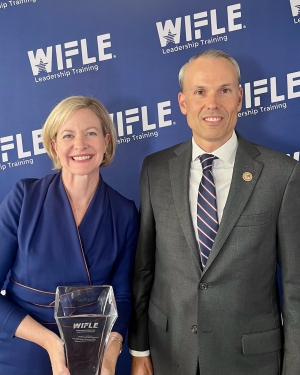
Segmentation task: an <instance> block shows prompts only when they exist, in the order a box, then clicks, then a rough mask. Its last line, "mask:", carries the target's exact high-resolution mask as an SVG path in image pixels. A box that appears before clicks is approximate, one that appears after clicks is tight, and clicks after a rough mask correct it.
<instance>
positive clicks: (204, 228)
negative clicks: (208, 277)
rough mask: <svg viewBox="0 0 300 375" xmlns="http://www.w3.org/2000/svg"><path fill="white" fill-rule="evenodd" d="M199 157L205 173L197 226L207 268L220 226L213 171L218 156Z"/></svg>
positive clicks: (201, 252) (200, 189)
mask: <svg viewBox="0 0 300 375" xmlns="http://www.w3.org/2000/svg"><path fill="white" fill-rule="evenodd" d="M199 159H200V162H201V165H202V172H203V175H202V179H201V181H200V185H199V191H198V202H197V227H198V239H199V247H200V258H201V263H202V267H203V268H205V265H206V262H207V259H208V257H209V254H210V252H211V249H212V246H213V244H214V240H215V237H216V235H217V231H218V228H219V223H218V215H217V202H216V187H215V182H214V178H213V175H212V172H211V169H212V164H213V160H215V159H218V158H217V157H216V156H214V155H211V154H203V155H202V156H201V157H199Z"/></svg>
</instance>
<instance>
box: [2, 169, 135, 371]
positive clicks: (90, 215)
mask: <svg viewBox="0 0 300 375" xmlns="http://www.w3.org/2000/svg"><path fill="white" fill-rule="evenodd" d="M137 235H138V214H137V210H136V207H135V204H134V202H133V201H130V200H128V199H126V198H124V197H123V196H122V195H120V194H119V193H118V192H116V191H115V190H114V189H112V188H111V187H110V186H108V185H107V184H106V183H105V182H104V181H103V180H102V178H101V177H100V183H99V185H98V187H97V190H96V192H95V194H94V197H93V199H92V201H91V203H90V205H89V207H88V210H87V212H86V214H85V216H84V218H83V220H82V222H81V224H80V226H79V227H78V230H77V226H76V224H75V221H74V217H73V213H72V209H71V207H70V204H69V201H68V197H67V195H66V192H65V189H64V186H63V184H62V179H61V173H58V174H54V175H49V176H46V177H44V178H42V179H25V180H21V181H19V182H18V183H17V184H16V185H15V186H14V188H13V189H12V191H11V192H10V193H9V194H8V196H7V197H6V198H5V200H4V201H3V203H2V204H1V206H0V238H1V247H0V251H1V253H0V254H1V265H0V281H1V285H3V283H4V282H5V279H6V275H7V274H8V272H9V271H10V272H11V276H10V279H9V282H8V285H7V288H6V296H1V297H0V374H1V375H4V374H5V375H23V374H24V375H35V374H36V375H48V374H49V375H50V374H52V371H51V365H50V360H49V358H48V354H47V352H46V351H45V350H44V349H43V348H41V347H39V346H38V345H36V344H34V343H31V342H29V341H26V340H23V339H19V338H15V337H14V332H15V331H16V328H17V327H18V325H19V324H20V322H21V321H22V320H23V319H24V317H25V316H26V315H30V316H32V317H33V318H34V319H36V320H37V321H38V322H39V323H41V324H43V325H44V326H46V327H47V328H49V329H51V330H52V331H54V332H56V333H57V334H58V330H57V326H56V323H55V320H54V299H55V289H56V287H57V286H58V285H89V284H94V285H105V284H106V285H112V286H113V289H114V293H115V298H116V303H117V308H118V314H119V316H118V319H117V321H116V323H115V325H114V328H113V330H114V331H117V332H119V333H121V334H122V335H123V336H125V333H126V330H127V326H128V323H129V319H130V313H131V292H132V291H131V289H132V280H131V277H132V267H133V262H134V254H135V248H136V241H137Z"/></svg>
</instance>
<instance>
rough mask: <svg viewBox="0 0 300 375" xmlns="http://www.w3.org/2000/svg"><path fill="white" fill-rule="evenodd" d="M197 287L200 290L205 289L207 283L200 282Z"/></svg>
mask: <svg viewBox="0 0 300 375" xmlns="http://www.w3.org/2000/svg"><path fill="white" fill-rule="evenodd" d="M199 288H200V289H201V290H206V289H207V288H208V285H207V284H206V283H200V285H199Z"/></svg>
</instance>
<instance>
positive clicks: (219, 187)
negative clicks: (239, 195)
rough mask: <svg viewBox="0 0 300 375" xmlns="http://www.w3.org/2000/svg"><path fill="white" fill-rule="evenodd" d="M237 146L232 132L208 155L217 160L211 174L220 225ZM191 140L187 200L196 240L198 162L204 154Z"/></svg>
mask: <svg viewBox="0 0 300 375" xmlns="http://www.w3.org/2000/svg"><path fill="white" fill-rule="evenodd" d="M237 146H238V140H237V136H236V134H235V132H233V134H232V136H231V138H230V139H229V140H228V141H227V142H226V143H224V144H223V145H222V146H221V147H220V148H218V149H217V150H215V151H213V152H211V153H210V154H212V155H214V156H217V157H218V159H216V160H214V161H213V166H212V174H213V176H214V181H215V186H216V196H217V212H218V221H219V224H220V223H221V220H222V216H223V211H224V207H225V203H226V201H227V197H228V193H229V188H230V184H231V179H232V173H233V166H234V161H235V155H236V150H237ZM206 153H207V152H205V151H204V150H202V149H201V148H200V147H199V146H198V145H197V144H196V142H195V140H194V138H192V161H191V168H190V188H189V200H190V210H191V217H192V220H193V225H194V230H195V235H196V238H197V240H198V230H197V199H198V189H199V185H200V181H201V178H202V165H201V162H200V160H199V156H202V155H203V154H206Z"/></svg>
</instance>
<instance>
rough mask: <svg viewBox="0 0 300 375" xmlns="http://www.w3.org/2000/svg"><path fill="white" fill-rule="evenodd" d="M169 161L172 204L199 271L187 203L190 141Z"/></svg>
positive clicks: (177, 150) (195, 242) (179, 148)
mask: <svg viewBox="0 0 300 375" xmlns="http://www.w3.org/2000/svg"><path fill="white" fill-rule="evenodd" d="M174 153H175V155H174V158H173V159H171V160H170V161H169V172H170V179H171V187H172V193H173V198H174V204H175V208H176V211H177V215H178V217H179V221H180V224H181V227H182V230H183V233H184V235H185V238H186V241H187V244H188V246H189V249H190V251H191V252H192V255H193V257H194V259H195V262H196V264H197V267H198V268H199V270H200V271H201V266H200V257H199V248H198V243H197V240H196V238H195V232H194V227H193V222H192V218H191V211H190V203H189V177H190V165H191V159H192V142H191V141H188V142H185V143H182V144H181V145H180V146H179V147H178V148H176V149H175V151H174Z"/></svg>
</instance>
